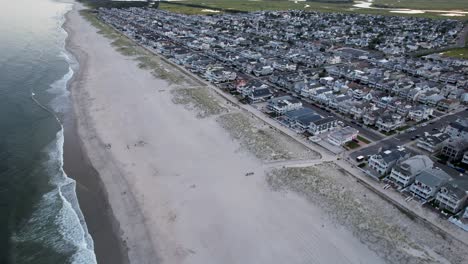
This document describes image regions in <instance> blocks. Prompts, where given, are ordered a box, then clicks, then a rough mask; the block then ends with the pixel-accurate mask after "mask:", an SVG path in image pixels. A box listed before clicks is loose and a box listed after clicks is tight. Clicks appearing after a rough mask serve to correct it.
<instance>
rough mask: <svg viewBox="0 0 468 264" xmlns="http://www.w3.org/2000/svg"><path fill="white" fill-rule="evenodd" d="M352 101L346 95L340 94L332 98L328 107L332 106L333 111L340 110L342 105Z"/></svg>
mask: <svg viewBox="0 0 468 264" xmlns="http://www.w3.org/2000/svg"><path fill="white" fill-rule="evenodd" d="M348 100H351V97H350V96H348V95H345V94H340V95H338V96H332V97H331V100H330V101H328V106H330V107H331V108H333V109H338V107H339V106H340V104H342V103H343V102H345V101H348Z"/></svg>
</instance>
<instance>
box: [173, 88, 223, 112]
mask: <svg viewBox="0 0 468 264" xmlns="http://www.w3.org/2000/svg"><path fill="white" fill-rule="evenodd" d="M171 93H172V95H173V99H172V101H173V102H174V103H176V104H183V105H185V106H186V107H187V108H190V109H195V110H196V112H197V117H199V118H205V117H209V116H213V115H219V114H221V113H224V112H227V109H226V108H225V107H223V106H222V105H221V104H220V103H219V101H218V100H217V99H216V98H215V94H214V92H213V91H212V90H211V89H210V88H208V87H196V88H174V89H172V90H171Z"/></svg>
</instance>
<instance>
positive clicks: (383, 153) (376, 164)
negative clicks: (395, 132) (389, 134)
mask: <svg viewBox="0 0 468 264" xmlns="http://www.w3.org/2000/svg"><path fill="white" fill-rule="evenodd" d="M408 157H409V154H408V152H406V151H405V150H404V149H403V148H398V149H388V150H380V151H379V152H378V153H377V154H374V155H372V156H370V158H369V168H371V169H372V170H374V171H375V172H376V174H377V175H375V174H374V172H372V171H370V172H369V173H370V174H371V175H372V176H376V177H381V176H385V175H387V174H388V173H389V172H390V171H391V169H392V168H393V166H394V165H395V164H396V163H397V162H398V161H400V160H402V159H407V158H408Z"/></svg>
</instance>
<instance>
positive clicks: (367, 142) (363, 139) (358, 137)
mask: <svg viewBox="0 0 468 264" xmlns="http://www.w3.org/2000/svg"><path fill="white" fill-rule="evenodd" d="M357 139H358V140H359V141H361V142H363V143H366V144H369V143H370V141H369V140H368V139H366V138H364V137H361V136H357Z"/></svg>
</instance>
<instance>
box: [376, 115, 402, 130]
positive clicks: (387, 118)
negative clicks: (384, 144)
mask: <svg viewBox="0 0 468 264" xmlns="http://www.w3.org/2000/svg"><path fill="white" fill-rule="evenodd" d="M401 125H403V119H402V118H401V116H400V115H398V114H391V113H384V114H383V115H381V116H379V117H378V118H377V122H376V123H375V126H376V127H377V129H378V130H379V131H384V132H390V131H392V130H395V129H397V128H399V127H400V126H401Z"/></svg>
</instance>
